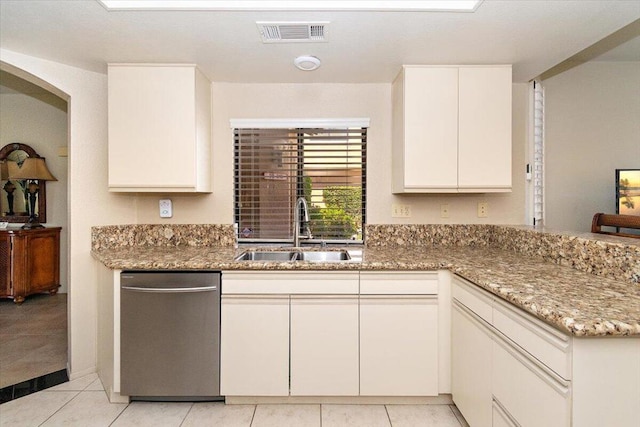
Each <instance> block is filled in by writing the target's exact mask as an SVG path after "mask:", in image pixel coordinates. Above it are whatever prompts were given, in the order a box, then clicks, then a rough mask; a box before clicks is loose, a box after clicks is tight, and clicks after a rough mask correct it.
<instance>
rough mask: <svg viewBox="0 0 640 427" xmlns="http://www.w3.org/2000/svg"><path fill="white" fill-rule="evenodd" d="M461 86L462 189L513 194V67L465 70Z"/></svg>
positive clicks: (459, 142)
mask: <svg viewBox="0 0 640 427" xmlns="http://www.w3.org/2000/svg"><path fill="white" fill-rule="evenodd" d="M459 85H460V86H459V89H460V96H459V100H460V105H459V114H460V115H459V135H458V186H459V190H460V191H461V192H462V191H478V190H483V191H510V189H511V67H509V66H504V67H493V66H492V67H462V68H460V75H459Z"/></svg>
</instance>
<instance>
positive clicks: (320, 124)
mask: <svg viewBox="0 0 640 427" xmlns="http://www.w3.org/2000/svg"><path fill="white" fill-rule="evenodd" d="M230 124H231V128H232V133H233V140H234V149H233V157H234V170H233V180H234V185H233V187H234V188H233V200H234V224H235V225H236V228H237V229H238V230H237V239H238V243H240V244H284V245H287V244H293V241H292V238H258V237H249V238H245V237H242V230H240V229H239V228H240V225H239V222H238V221H239V218H240V216H241V212H240V206H239V203H238V201H239V194H240V193H239V191H240V189H239V187H238V186H239V176H238V174H237V172H238V170H239V158H238V156H237V148H236V143H237V138H238V131H240V132H241V131H243V130H249V129H256V130H268V129H290V130H291V131H292V132H296V134H297V150H298V158H302V157H303V151H304V141H305V138H304V136H303V131H305V130H310V129H327V130H339V129H353V128H359V129H361V130H362V132H363V133H362V139H361V144H362V146H361V153H360V155H361V158H362V171H361V182H360V188H361V215H362V230H361V235H362V240H360V239H356V240H352V239H327V238H316V237H313V238H312V239H304V241H303V242H301V243H302V244H305V245H313V244H341V245H346V244H363V243H364V241H365V239H366V236H365V224H366V187H367V186H366V152H367V148H366V145H367V138H368V129H369V119H367V118H365V119H363V118H356V119H303V120H295V119H294V120H291V119H273V120H270V119H265V120H263V119H232V120H231V121H230ZM304 170H305V169H304V163H303V162H299V163H298V164H297V169H296V177H295V193H296V199H297V198H298V197H303V196H304ZM292 182H293V181H292ZM289 225H290V228H291V229H293V224H292V223H291V222H290V221H289Z"/></svg>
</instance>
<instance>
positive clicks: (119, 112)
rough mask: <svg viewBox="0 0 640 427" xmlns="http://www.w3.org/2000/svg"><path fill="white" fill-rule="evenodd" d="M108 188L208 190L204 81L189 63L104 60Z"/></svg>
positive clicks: (207, 115) (207, 101)
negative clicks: (106, 67)
mask: <svg viewBox="0 0 640 427" xmlns="http://www.w3.org/2000/svg"><path fill="white" fill-rule="evenodd" d="M108 92H109V93H108V97H109V108H108V110H109V111H108V114H109V188H110V189H111V190H114V191H157V192H176V191H184V192H194V191H203V192H206V191H210V182H209V181H210V169H209V165H208V163H209V157H210V147H209V145H210V121H211V117H210V111H211V106H210V102H211V101H210V100H211V94H210V84H209V83H208V81H207V80H206V78H205V77H204V76H203V75H202V74H201V73H200V72H199V71H198V70H197V68H195V67H194V66H192V65H153V64H140V65H133V64H112V65H110V66H109V87H108Z"/></svg>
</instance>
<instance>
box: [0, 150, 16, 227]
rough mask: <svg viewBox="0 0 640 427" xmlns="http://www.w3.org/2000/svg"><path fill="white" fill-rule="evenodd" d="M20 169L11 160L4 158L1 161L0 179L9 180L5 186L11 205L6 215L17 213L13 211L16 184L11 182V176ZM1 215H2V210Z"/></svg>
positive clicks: (8, 202)
mask: <svg viewBox="0 0 640 427" xmlns="http://www.w3.org/2000/svg"><path fill="white" fill-rule="evenodd" d="M18 169H19V166H18V164H17V163H16V162H12V161H11V160H3V161H2V162H0V181H7V182H6V183H5V184H4V187H3V189H4V191H6V192H7V204H8V205H9V210H8V211H7V212H6V213H5V214H6V215H15V212H14V211H13V192H14V191H15V190H16V186H15V184H14V183H13V182H11V180H10V179H9V177H10V176H11V175H12V174H14V173H16V171H17V170H18ZM0 215H2V213H1V212H0Z"/></svg>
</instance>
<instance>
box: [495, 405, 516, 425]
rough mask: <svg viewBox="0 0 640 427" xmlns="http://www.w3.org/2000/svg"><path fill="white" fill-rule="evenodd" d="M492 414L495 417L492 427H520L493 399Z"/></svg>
mask: <svg viewBox="0 0 640 427" xmlns="http://www.w3.org/2000/svg"><path fill="white" fill-rule="evenodd" d="M491 414H492V419H493V423H492V424H491V427H518V425H517V424H516V423H514V422H513V421H512V420H511V418H510V417H509V415H507V413H506V412H505V410H504V409H502V408H501V407H500V405H499V404H498V403H497V402H496V401H495V400H494V401H493V407H492V410H491Z"/></svg>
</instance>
